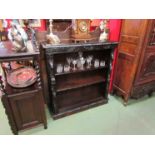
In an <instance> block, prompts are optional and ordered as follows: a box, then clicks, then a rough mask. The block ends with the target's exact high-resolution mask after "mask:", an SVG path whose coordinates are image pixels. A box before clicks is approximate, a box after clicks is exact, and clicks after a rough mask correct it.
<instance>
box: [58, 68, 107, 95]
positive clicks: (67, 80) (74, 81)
mask: <svg viewBox="0 0 155 155" xmlns="http://www.w3.org/2000/svg"><path fill="white" fill-rule="evenodd" d="M103 82H105V75H104V73H103V72H102V71H101V70H97V71H93V72H83V73H79V74H72V75H63V76H59V77H56V92H58V93H60V92H63V91H68V90H72V89H77V88H82V87H86V86H90V85H94V84H98V83H103Z"/></svg>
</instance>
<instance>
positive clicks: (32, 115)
mask: <svg viewBox="0 0 155 155" xmlns="http://www.w3.org/2000/svg"><path fill="white" fill-rule="evenodd" d="M39 98H40V97H39V96H38V92H37V91H36V92H31V93H29V94H26V95H18V96H15V97H11V98H10V106H11V109H12V112H13V115H14V118H15V122H16V126H17V128H18V130H22V129H25V128H27V127H31V126H32V125H35V124H39V123H40V122H41V115H40V113H41V112H40V109H41V108H40V104H39V103H40V101H39Z"/></svg>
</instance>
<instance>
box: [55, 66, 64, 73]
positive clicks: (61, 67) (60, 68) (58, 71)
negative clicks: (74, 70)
mask: <svg viewBox="0 0 155 155" xmlns="http://www.w3.org/2000/svg"><path fill="white" fill-rule="evenodd" d="M56 70H57V73H62V72H63V65H62V64H57V68H56Z"/></svg>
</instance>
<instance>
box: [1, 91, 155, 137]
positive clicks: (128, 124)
mask: <svg viewBox="0 0 155 155" xmlns="http://www.w3.org/2000/svg"><path fill="white" fill-rule="evenodd" d="M121 102H122V100H121V99H120V98H119V97H114V96H110V97H109V103H108V104H105V105H102V106H98V107H96V108H92V109H89V110H86V111H83V112H79V113H76V114H73V115H70V116H68V117H64V118H61V119H58V120H53V119H52V118H51V116H50V114H49V112H48V110H47V109H46V114H47V119H48V129H46V130H44V129H43V126H39V127H36V128H33V129H31V130H26V131H24V132H20V133H19V134H21V135H56V134H58V135H60V134H61V135H73V134H74V135H92V134H93V135H99V134H100V135H109V134H110V135H111V134H112V135H115V134H116V135H118V134H137V135H139V134H142V135H143V134H155V94H154V95H153V96H152V97H150V98H148V97H147V96H146V97H143V98H142V99H140V100H130V102H129V103H130V105H128V106H126V107H125V106H123V105H122V103H121ZM0 134H1V135H11V134H12V132H11V130H10V127H9V124H8V120H7V117H6V115H5V111H4V108H3V106H2V104H1V102H0Z"/></svg>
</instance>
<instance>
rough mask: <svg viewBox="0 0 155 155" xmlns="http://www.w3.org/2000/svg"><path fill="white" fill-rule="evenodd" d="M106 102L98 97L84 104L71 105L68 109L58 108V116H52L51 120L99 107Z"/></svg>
mask: <svg viewBox="0 0 155 155" xmlns="http://www.w3.org/2000/svg"><path fill="white" fill-rule="evenodd" d="M107 102H108V100H107V99H105V98H104V97H98V98H95V99H92V100H88V101H86V102H81V103H79V104H77V105H71V106H68V107H64V108H60V110H59V113H58V114H53V118H54V119H59V118H61V117H64V116H67V115H71V114H74V113H77V112H79V111H83V110H86V109H89V108H92V107H96V106H99V105H103V104H106V103H107Z"/></svg>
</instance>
